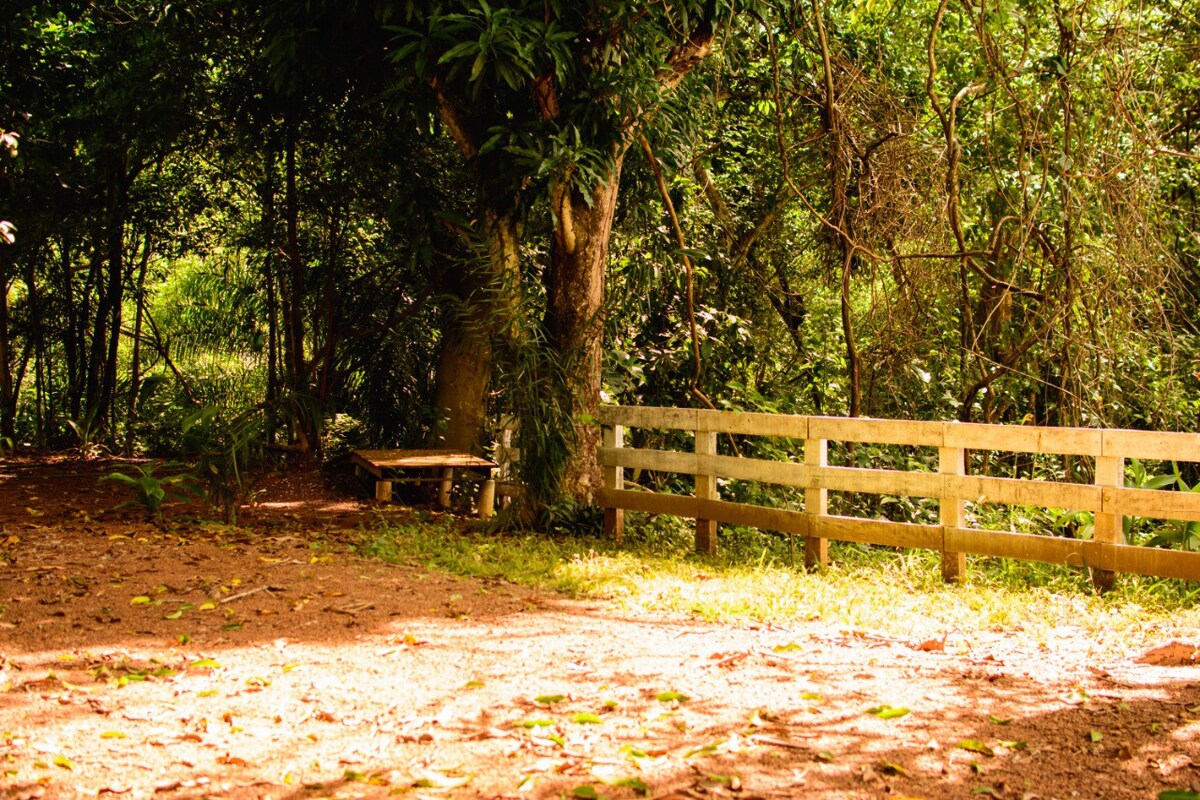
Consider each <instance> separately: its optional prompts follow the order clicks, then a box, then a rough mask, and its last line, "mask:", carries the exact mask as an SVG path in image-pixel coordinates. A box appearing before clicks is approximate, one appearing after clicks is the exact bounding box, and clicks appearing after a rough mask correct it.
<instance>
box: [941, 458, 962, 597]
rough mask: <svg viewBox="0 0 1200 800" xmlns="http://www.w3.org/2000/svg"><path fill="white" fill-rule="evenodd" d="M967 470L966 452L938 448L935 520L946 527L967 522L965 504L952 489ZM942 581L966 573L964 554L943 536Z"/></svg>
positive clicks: (953, 579) (957, 580)
mask: <svg viewBox="0 0 1200 800" xmlns="http://www.w3.org/2000/svg"><path fill="white" fill-rule="evenodd" d="M966 471H967V454H966V451H965V450H963V449H962V448H961V447H939V448H938V474H940V475H941V477H942V493H941V495H940V496H939V498H938V521H939V522H941V523H942V527H943V529H945V528H961V527H963V526H964V525H966V513H967V508H966V503H964V502H963V499H962V495H961V494H959V493H958V492H956V491H954V488H953V487H955V486H956V485H957V483H958V482H959V481H961V480H962V479H963V476H964V475H965V474H966ZM941 566H942V580H943V581H945V582H946V583H957V582H959V581H961V580H963V579H965V578H966V576H967V557H966V554H965V553H964V552H963V551H962V549H961V548H957V547H951V546H950V545H948V544H946V541H945V537H944V536H943V537H942V564H941Z"/></svg>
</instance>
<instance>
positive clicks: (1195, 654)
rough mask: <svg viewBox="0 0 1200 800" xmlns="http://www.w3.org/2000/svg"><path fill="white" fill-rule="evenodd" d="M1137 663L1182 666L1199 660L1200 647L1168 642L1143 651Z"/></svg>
mask: <svg viewBox="0 0 1200 800" xmlns="http://www.w3.org/2000/svg"><path fill="white" fill-rule="evenodd" d="M1137 662H1138V663H1139V664H1154V665H1157V666H1160V667H1183V666H1190V665H1192V664H1196V663H1197V662H1200V647H1197V646H1196V645H1194V644H1185V643H1183V642H1169V643H1167V644H1164V645H1163V646H1161V647H1155V648H1154V649H1152V650H1148V651H1146V652H1145V653H1143V654H1142V655H1141V656H1140V657H1139V658H1138V659H1137Z"/></svg>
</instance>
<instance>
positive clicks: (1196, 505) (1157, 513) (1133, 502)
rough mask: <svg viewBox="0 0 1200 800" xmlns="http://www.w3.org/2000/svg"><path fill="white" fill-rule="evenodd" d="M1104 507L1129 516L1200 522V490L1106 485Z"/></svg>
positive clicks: (1111, 512)
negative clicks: (1175, 490) (1132, 487)
mask: <svg viewBox="0 0 1200 800" xmlns="http://www.w3.org/2000/svg"><path fill="white" fill-rule="evenodd" d="M1103 492H1104V500H1103V502H1104V511H1105V512H1107V513H1109V514H1120V515H1121V516H1125V517H1150V518H1152V519H1178V520H1186V521H1188V522H1200V492H1168V491H1164V490H1162V489H1125V488H1120V487H1115V486H1111V487H1105V488H1104V489H1103Z"/></svg>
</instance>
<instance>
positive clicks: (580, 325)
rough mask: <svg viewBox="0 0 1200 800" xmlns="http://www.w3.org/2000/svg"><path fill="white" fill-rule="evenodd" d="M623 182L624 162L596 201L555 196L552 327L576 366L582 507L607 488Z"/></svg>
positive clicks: (571, 477) (549, 295)
mask: <svg viewBox="0 0 1200 800" xmlns="http://www.w3.org/2000/svg"><path fill="white" fill-rule="evenodd" d="M620 182H621V158H620V157H618V158H617V159H616V163H615V165H614V167H613V172H612V175H611V176H610V177H609V179H608V181H606V182H604V183H602V184H600V185H598V186H596V187H594V189H593V190H592V196H591V197H590V198H585V197H584V196H583V195H582V194H580V193H579V192H578V191H570V190H567V189H560V190H559V191H558V192H556V193H555V195H554V200H555V207H556V209H557V211H558V225H557V226H556V228H555V233H554V239H553V241H552V243H551V248H550V269H549V271H548V272H547V273H546V329H547V331H549V334H550V343H551V345H552V346H553V347H554V348H555V350H556V351H557V355H558V356H559V358H560V359H561V360H562V361H563V364H564V366H566V367H567V368H568V376H569V380H570V382H571V385H570V386H569V387H568V388H569V389H570V391H571V393H572V395H573V399H574V405H575V412H576V423H575V432H576V436H577V442H576V444H577V449H576V457H575V458H573V459H571V460H570V461H569V462H568V465H567V471H566V474H565V475H564V476H563V492H564V493H565V494H566V495H567V496H569V497H572V498H573V499H575V500H576V501H577V502H580V503H590V502H591V500H592V497H593V496H594V495H595V493H596V490H597V489H599V488H600V485H601V480H600V465H599V463H598V462H597V461H596V448H597V447H598V446H599V444H600V428H599V426H597V425H596V424H595V422H594V417H595V416H596V413H597V412H598V410H599V408H600V376H601V367H602V358H603V350H602V346H603V341H604V319H603V313H602V311H603V304H604V277H605V267H606V264H607V261H608V244H609V239H610V237H611V233H612V223H613V214H614V212H615V211H616V207H617V189H618V187H619V185H620ZM589 200H590V203H589V202H588V201H589Z"/></svg>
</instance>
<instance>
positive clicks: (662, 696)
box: [655, 692, 691, 703]
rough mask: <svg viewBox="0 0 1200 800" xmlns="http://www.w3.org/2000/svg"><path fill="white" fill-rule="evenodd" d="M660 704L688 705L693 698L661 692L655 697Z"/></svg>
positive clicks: (677, 693) (676, 693)
mask: <svg viewBox="0 0 1200 800" xmlns="http://www.w3.org/2000/svg"><path fill="white" fill-rule="evenodd" d="M655 696H656V697H657V699H658V702H660V703H686V702H687V701H688V700H690V699H691V698H690V697H688V696H687V695H686V694H680V693H679V692H660V693H659V694H657V695H655Z"/></svg>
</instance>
